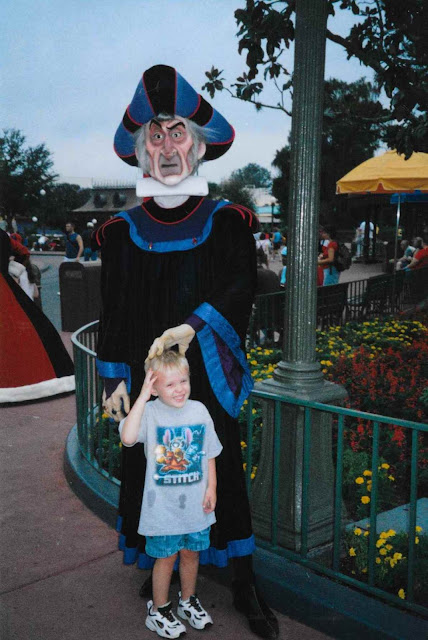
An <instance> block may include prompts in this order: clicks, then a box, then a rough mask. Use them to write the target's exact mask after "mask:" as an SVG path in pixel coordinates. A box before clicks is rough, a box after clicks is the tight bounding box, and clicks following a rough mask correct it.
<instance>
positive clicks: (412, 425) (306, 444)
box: [246, 390, 428, 616]
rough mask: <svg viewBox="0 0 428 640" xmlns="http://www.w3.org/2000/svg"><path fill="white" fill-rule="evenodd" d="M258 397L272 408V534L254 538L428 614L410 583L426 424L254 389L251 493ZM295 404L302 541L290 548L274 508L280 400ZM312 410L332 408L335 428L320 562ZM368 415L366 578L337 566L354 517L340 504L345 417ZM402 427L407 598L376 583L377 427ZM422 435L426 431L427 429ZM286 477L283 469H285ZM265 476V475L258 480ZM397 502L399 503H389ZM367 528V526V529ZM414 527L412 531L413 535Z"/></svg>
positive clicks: (278, 472)
mask: <svg viewBox="0 0 428 640" xmlns="http://www.w3.org/2000/svg"><path fill="white" fill-rule="evenodd" d="M260 401H268V402H270V403H272V405H273V408H274V419H273V429H274V436H273V443H274V445H273V452H272V492H271V512H272V523H271V537H270V539H269V540H266V539H259V538H257V544H258V545H259V546H260V547H263V548H265V549H267V550H269V551H271V552H273V553H276V554H278V555H281V556H285V557H287V558H289V559H291V560H293V561H294V562H297V563H299V564H302V565H304V566H306V567H308V568H310V569H312V570H314V571H317V572H319V573H322V574H324V575H326V576H328V577H330V578H333V579H335V580H339V581H341V582H343V583H345V584H347V585H350V586H352V587H356V588H358V589H360V590H363V591H365V592H367V593H369V594H370V595H372V596H376V597H380V598H382V599H383V600H385V601H387V602H390V603H393V604H395V605H398V606H400V607H402V608H405V609H408V610H410V611H413V612H416V613H419V614H422V615H424V616H426V615H428V608H426V606H425V604H426V603H423V604H422V603H421V602H420V600H419V602H416V601H415V597H414V587H415V569H416V556H415V545H416V542H415V541H416V536H417V533H416V517H417V497H418V449H419V446H420V442H419V440H420V437H421V435H422V434H427V433H428V424H423V423H417V422H412V421H409V420H400V419H398V418H391V417H387V416H381V415H378V414H372V413H366V412H362V411H357V410H353V409H348V408H343V407H337V406H333V405H326V404H321V403H318V402H305V401H303V400H300V399H299V400H296V399H293V398H291V397H288V396H283V397H278V396H277V395H272V394H269V393H265V392H261V391H257V390H254V391H253V392H252V393H251V396H250V398H249V400H248V405H247V434H246V441H247V449H246V457H247V464H246V484H247V491H248V494H249V496H250V501H251V493H252V488H253V484H254V483H255V482H256V481H257V478H256V479H252V477H251V476H252V474H253V475H254V472H253V469H254V465H253V451H252V449H253V445H252V442H253V430H254V421H255V420H256V419H257V418H255V416H254V415H253V409H254V407H255V405H256V406H257V405H258V404H259V403H260ZM284 405H285V406H287V405H288V406H295V407H296V408H297V407H298V408H299V409H301V410H303V412H304V420H303V455H302V477H301V523H300V525H301V541H300V550H299V551H298V552H296V551H290V550H289V549H286V548H284V547H283V546H280V545H279V544H278V530H279V525H280V513H279V508H278V495H279V487H280V484H279V483H280V477H281V469H280V455H281V449H280V446H281V445H280V442H281V440H280V433H281V428H282V426H281V410H282V408H283V406H284ZM314 411H321V412H323V413H327V414H330V415H331V416H332V418H333V424H334V428H335V436H336V438H335V440H336V445H335V451H334V452H332V454H333V465H334V468H335V474H334V476H335V478H334V516H333V539H332V540H331V548H328V547H327V548H328V549H329V551H328V552H327V554H324V558H323V561H322V562H321V561H320V560H319V559H317V558H316V557H312V556H311V551H310V549H309V546H308V528H309V520H310V518H309V515H310V504H309V487H310V461H311V428H312V415H313V412H314ZM352 420H353V421H358V422H359V423H361V421H366V422H367V423H371V424H372V428H373V433H372V451H371V465H370V470H371V472H372V476H371V479H372V489H371V492H370V498H371V499H370V516H369V524H370V527H369V530H370V535H369V536H368V539H369V543H368V566H367V582H363V581H362V580H358V579H356V578H353V577H352V575H347V574H346V573H344V571H343V570H342V569H341V565H342V564H343V561H344V559H345V556H344V553H345V550H344V536H345V535H346V531H347V530H350V528H349V527H350V525H352V521H349V520H348V521H347V522H346V519H345V518H344V513H343V511H344V507H343V455H344V447H345V431H346V429H347V428H349V424H348V423H349V422H351V421H352ZM392 425H393V427H402V428H405V429H407V430H409V432H410V434H411V436H410V449H411V452H410V460H409V463H410V468H409V473H408V476H409V478H408V479H409V487H410V489H409V499H410V502H409V524H408V531H407V533H408V550H407V580H406V585H404V586H405V593H406V596H405V600H404V599H402V598H400V597H398V595H394V594H392V593H389V592H388V591H386V590H385V589H383V588H382V587H381V585H380V584H376V578H375V576H376V563H375V559H376V551H377V547H376V539H377V537H378V528H377V519H378V516H379V513H378V507H377V503H378V493H379V456H380V447H381V444H380V435H381V429H382V427H383V428H388V427H391V426H392ZM425 437H426V435H425ZM283 477H284V474H283ZM262 481H263V480H262ZM392 506H397V505H391V507H392ZM367 530H368V529H367ZM411 532H413V535H411Z"/></svg>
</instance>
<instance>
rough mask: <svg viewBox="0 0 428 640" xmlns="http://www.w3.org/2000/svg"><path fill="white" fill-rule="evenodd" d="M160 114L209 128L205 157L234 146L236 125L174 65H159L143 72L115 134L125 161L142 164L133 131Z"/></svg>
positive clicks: (119, 152) (117, 146) (116, 148)
mask: <svg viewBox="0 0 428 640" xmlns="http://www.w3.org/2000/svg"><path fill="white" fill-rule="evenodd" d="M160 113H169V114H171V115H176V116H181V117H182V118H188V119H189V120H191V121H192V122H195V123H196V124H198V125H199V126H200V127H202V128H203V129H205V130H206V140H205V142H206V146H207V150H206V152H205V155H204V161H205V160H215V159H216V158H219V157H220V156H222V155H223V154H224V153H226V151H227V150H228V149H229V148H230V147H231V146H232V142H233V139H234V137H235V131H234V129H233V127H232V126H231V125H230V124H229V123H228V122H227V120H226V119H225V118H223V116H222V115H221V114H220V113H219V112H218V111H216V110H215V109H214V108H213V107H212V106H211V105H210V104H209V102H207V101H206V100H205V99H204V98H203V97H202V96H201V95H200V94H199V93H196V91H195V90H194V89H193V87H192V86H191V85H190V84H189V83H188V82H187V80H185V79H184V78H183V76H181V75H180V74H179V73H178V72H177V71H176V70H175V69H174V68H173V67H168V66H166V65H163V64H158V65H156V66H154V67H151V68H150V69H147V71H145V72H144V73H143V77H142V78H141V80H140V82H139V83H138V86H137V90H136V91H135V94H134V97H133V98H132V101H131V104H130V105H129V106H128V108H127V110H126V111H125V115H124V116H123V119H122V122H121V124H120V126H119V128H118V129H117V131H116V135H115V137H114V150H115V152H116V153H117V155H118V156H119V158H120V159H121V160H123V161H124V162H127V163H128V164H130V165H132V166H138V161H137V157H136V155H135V144H134V138H133V135H132V134H133V133H135V132H136V131H137V130H138V129H139V128H140V127H142V126H143V125H144V124H146V122H150V120H151V119H152V118H155V117H156V116H157V115H159V114H160Z"/></svg>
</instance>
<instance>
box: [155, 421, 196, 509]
mask: <svg viewBox="0 0 428 640" xmlns="http://www.w3.org/2000/svg"><path fill="white" fill-rule="evenodd" d="M204 436H205V425H204V424H197V425H188V426H182V427H160V426H158V427H157V432H156V442H157V445H156V448H155V450H154V455H155V459H156V471H155V474H154V476H153V478H154V480H155V482H156V483H157V484H160V485H176V484H190V483H192V482H199V481H200V480H201V479H202V477H203V474H202V458H203V456H204V455H205V451H203V446H204ZM183 508H184V505H183Z"/></svg>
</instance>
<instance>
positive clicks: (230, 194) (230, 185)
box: [208, 175, 256, 211]
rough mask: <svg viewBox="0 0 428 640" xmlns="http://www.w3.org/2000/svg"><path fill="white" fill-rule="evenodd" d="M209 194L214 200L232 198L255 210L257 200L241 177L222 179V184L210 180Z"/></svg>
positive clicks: (235, 201)
mask: <svg viewBox="0 0 428 640" xmlns="http://www.w3.org/2000/svg"><path fill="white" fill-rule="evenodd" d="M208 188H209V195H210V198H213V199H214V200H230V201H231V202H234V203H235V204H241V205H243V206H244V207H247V208H248V209H251V210H252V211H254V210H255V206H256V205H255V202H254V200H253V199H252V197H251V194H250V192H249V190H248V189H247V188H246V187H245V185H244V184H243V183H242V182H241V180H240V179H237V178H236V177H235V178H234V177H232V175H231V176H230V178H228V179H226V180H222V181H221V182H220V184H217V183H216V182H209V183H208Z"/></svg>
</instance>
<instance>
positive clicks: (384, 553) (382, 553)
mask: <svg viewBox="0 0 428 640" xmlns="http://www.w3.org/2000/svg"><path fill="white" fill-rule="evenodd" d="M379 553H380V555H381V556H386V554H387V553H388V552H387V550H386V549H383V548H382V549H379Z"/></svg>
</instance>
